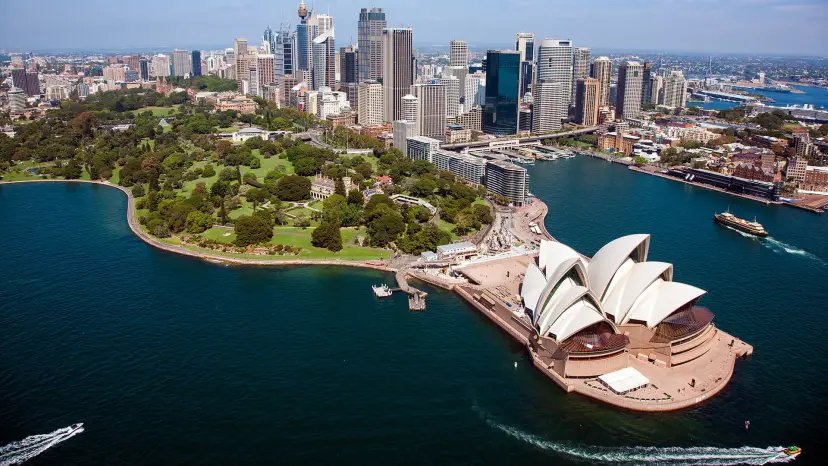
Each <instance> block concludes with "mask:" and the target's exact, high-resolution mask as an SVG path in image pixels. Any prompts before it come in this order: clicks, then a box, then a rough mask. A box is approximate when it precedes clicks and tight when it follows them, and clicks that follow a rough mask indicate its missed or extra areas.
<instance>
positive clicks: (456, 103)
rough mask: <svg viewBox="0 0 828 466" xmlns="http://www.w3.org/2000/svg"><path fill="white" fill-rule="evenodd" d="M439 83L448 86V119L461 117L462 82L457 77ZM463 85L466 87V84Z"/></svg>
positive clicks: (446, 78)
mask: <svg viewBox="0 0 828 466" xmlns="http://www.w3.org/2000/svg"><path fill="white" fill-rule="evenodd" d="M437 82H438V83H440V84H442V85H444V86H446V117H447V118H454V117H456V116H457V115H460V80H459V79H457V77H456V76H448V77H445V78H440V79H438V80H437ZM463 84H464V86H465V82H464V83H463Z"/></svg>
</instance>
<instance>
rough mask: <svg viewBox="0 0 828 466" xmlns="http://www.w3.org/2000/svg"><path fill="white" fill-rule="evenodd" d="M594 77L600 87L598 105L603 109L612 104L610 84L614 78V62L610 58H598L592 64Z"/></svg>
mask: <svg viewBox="0 0 828 466" xmlns="http://www.w3.org/2000/svg"><path fill="white" fill-rule="evenodd" d="M592 77H593V78H595V79H597V80H598V85H599V86H600V92H601V95H600V99H599V100H598V105H599V106H601V107H604V106H607V105H609V104H610V82H611V78H612V60H610V59H609V57H598V58H596V59H595V61H594V62H593V63H592Z"/></svg>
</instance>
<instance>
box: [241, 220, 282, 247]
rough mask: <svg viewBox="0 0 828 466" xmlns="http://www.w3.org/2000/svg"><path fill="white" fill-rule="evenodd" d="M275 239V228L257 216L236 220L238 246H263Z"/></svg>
mask: <svg viewBox="0 0 828 466" xmlns="http://www.w3.org/2000/svg"><path fill="white" fill-rule="evenodd" d="M271 238H273V227H272V226H271V225H269V224H268V223H267V222H266V221H265V220H264V219H262V218H261V217H257V216H248V215H242V216H241V217H239V218H237V219H236V246H242V247H244V246H249V245H251V244H261V243H266V242H268V241H270V239H271Z"/></svg>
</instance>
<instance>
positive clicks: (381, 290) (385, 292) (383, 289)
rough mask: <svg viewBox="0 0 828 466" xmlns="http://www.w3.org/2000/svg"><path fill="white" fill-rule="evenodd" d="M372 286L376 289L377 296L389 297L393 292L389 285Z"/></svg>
mask: <svg viewBox="0 0 828 466" xmlns="http://www.w3.org/2000/svg"><path fill="white" fill-rule="evenodd" d="M371 288H372V289H373V290H374V294H375V295H377V298H387V297H389V296H391V294H392V291H391V288H388V285H373V286H371Z"/></svg>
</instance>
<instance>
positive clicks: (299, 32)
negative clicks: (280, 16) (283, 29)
mask: <svg viewBox="0 0 828 466" xmlns="http://www.w3.org/2000/svg"><path fill="white" fill-rule="evenodd" d="M312 18H313V11H311V12H310V14H309V13H308V7H307V6H306V5H305V2H301V3H300V4H299V24H297V25H296V57H297V58H296V67H297V69H298V70H299V71H309V70H310V66H311V62H310V55H311V53H312V52H311V47H312V45H313V44H312V41H313V36H312V32H311V30H310V25H309V24H308V21H309V20H310V19H312Z"/></svg>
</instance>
